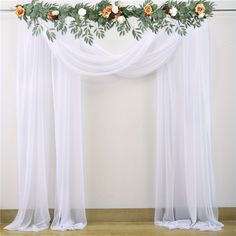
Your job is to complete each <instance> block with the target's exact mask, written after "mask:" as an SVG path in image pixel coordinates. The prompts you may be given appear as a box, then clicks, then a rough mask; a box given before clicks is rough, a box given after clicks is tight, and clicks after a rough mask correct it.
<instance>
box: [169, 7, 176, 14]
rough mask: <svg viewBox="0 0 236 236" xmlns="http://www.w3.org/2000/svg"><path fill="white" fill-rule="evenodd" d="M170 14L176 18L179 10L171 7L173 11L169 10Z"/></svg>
mask: <svg viewBox="0 0 236 236" xmlns="http://www.w3.org/2000/svg"><path fill="white" fill-rule="evenodd" d="M169 13H170V15H171V16H176V15H177V13H178V10H177V8H176V7H171V9H170V10H169Z"/></svg>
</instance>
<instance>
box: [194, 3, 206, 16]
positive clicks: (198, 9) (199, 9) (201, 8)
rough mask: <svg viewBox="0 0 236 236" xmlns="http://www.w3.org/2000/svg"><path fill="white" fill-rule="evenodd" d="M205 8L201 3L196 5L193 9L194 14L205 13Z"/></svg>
mask: <svg viewBox="0 0 236 236" xmlns="http://www.w3.org/2000/svg"><path fill="white" fill-rule="evenodd" d="M205 10H206V8H205V6H204V5H203V3H198V4H197V5H196V7H195V12H196V13H198V14H203V13H205Z"/></svg>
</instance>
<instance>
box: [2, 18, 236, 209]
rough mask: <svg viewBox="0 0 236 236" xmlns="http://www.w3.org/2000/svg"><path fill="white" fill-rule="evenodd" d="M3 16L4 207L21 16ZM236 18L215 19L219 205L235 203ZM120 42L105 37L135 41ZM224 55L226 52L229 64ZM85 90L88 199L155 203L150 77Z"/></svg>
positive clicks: (12, 188) (8, 201) (92, 203)
mask: <svg viewBox="0 0 236 236" xmlns="http://www.w3.org/2000/svg"><path fill="white" fill-rule="evenodd" d="M2 20H4V21H5V22H6V24H4V26H7V27H8V29H6V28H5V29H1V39H2V41H3V42H2V43H3V44H2V45H1V65H2V66H3V68H4V69H5V70H6V73H7V75H8V77H7V78H4V79H3V78H2V77H1V89H2V90H1V118H2V120H1V143H0V144H1V202H0V208H1V209H3V208H16V207H17V175H16V174H17V173H16V157H15V151H16V150H15V148H16V142H15V137H16V126H15V100H14V91H13V89H14V86H15V84H14V73H15V70H14V68H12V67H9V65H12V59H13V58H14V52H15V51H16V48H14V21H15V20H16V18H15V16H11V15H10V14H8V13H6V14H4V15H2V16H1V21H2ZM234 22H235V13H234V14H232V13H222V14H217V16H215V18H214V19H213V20H211V23H210V30H211V38H212V40H211V43H212V47H211V48H212V53H211V54H212V65H213V67H212V72H213V78H214V80H213V81H212V83H213V93H212V98H213V99H212V102H213V164H214V167H215V173H216V183H217V186H216V187H217V196H218V203H219V206H236V186H235V185H236V184H235V179H236V174H235V168H236V163H235V162H236V161H235V156H236V155H235V154H236V147H235V145H234V142H235V141H234V140H235V136H236V132H235V131H236V126H235V124H234V123H235V122H234V120H235V118H236V117H235V116H236V109H235V107H234V103H235V102H234V101H235V94H236V93H235V92H236V91H235V89H236V86H235V76H236V72H235V66H234V65H235V63H236V59H235V54H236V48H235V47H236V46H235V43H234V42H235V40H236V35H235V34H236V30H235V24H234ZM3 33H4V34H3ZM122 42H123V43H122V44H119V45H117V44H116V43H114V40H112V37H111V35H110V36H108V37H107V39H106V40H104V41H103V42H101V43H102V44H103V46H104V47H106V48H108V49H110V50H111V51H112V52H119V51H123V50H126V49H127V48H128V47H129V46H130V45H132V43H133V41H132V40H131V39H130V38H126V39H123V40H122ZM124 42H125V43H124ZM219 49H222V50H219ZM223 49H224V50H223ZM2 52H3V53H2ZM222 58H224V59H225V58H227V63H225V60H222ZM85 97H86V100H85V107H86V140H87V142H86V146H85V148H86V149H85V151H86V155H85V181H86V182H85V186H86V200H87V203H86V206H87V207H88V208H103V207H105V208H106V207H107V208H109V207H111V208H115V207H137V208H142V207H154V195H155V194H154V188H153V185H154V165H153V163H154V159H155V156H154V130H153V126H154V99H153V98H154V80H153V78H151V76H150V78H149V79H148V80H138V81H127V80H121V81H117V82H115V83H114V82H112V83H110V84H107V83H106V85H105V84H91V83H90V84H87V85H86V96H85ZM2 99H3V100H2ZM118 121H119V122H118ZM137 127H138V128H137ZM113 133H115V134H116V135H112V134H113ZM107 144H109V145H107ZM117 144H119V145H117ZM137 147H138V148H137ZM124 163H126V164H125V165H124ZM111 176H113V177H112V178H111ZM124 180H125V181H124ZM114 183H115V184H114ZM137 195H138V196H139V198H137V197H136V196H137Z"/></svg>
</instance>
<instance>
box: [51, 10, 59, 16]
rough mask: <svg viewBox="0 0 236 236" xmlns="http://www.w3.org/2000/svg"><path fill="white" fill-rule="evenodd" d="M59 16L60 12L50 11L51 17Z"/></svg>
mask: <svg viewBox="0 0 236 236" xmlns="http://www.w3.org/2000/svg"><path fill="white" fill-rule="evenodd" d="M59 14H60V12H59V11H57V10H55V11H52V15H53V16H58V15H59Z"/></svg>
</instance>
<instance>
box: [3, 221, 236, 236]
mask: <svg viewBox="0 0 236 236" xmlns="http://www.w3.org/2000/svg"><path fill="white" fill-rule="evenodd" d="M223 223H224V225H225V227H224V230H222V231H218V232H200V231H196V230H167V229H164V228H161V227H157V226H154V224H153V223H151V222H147V223H145V222H140V223H139V222H130V223H129V222H112V223H109V222H107V223H100V222H99V223H89V224H88V225H87V227H86V228H85V229H84V230H82V231H66V232H57V231H51V230H44V231H40V232H37V233H32V232H17V231H6V230H3V229H2V228H3V227H4V226H5V225H6V224H0V226H1V230H0V235H1V236H7V235H14V236H29V235H40V236H50V235H60V236H64V235H66V236H76V235H83V236H95V235H96V236H126V235H131V236H152V235H153V236H154V235H155V236H198V235H199V236H204V235H210V236H236V221H225V222H223Z"/></svg>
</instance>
